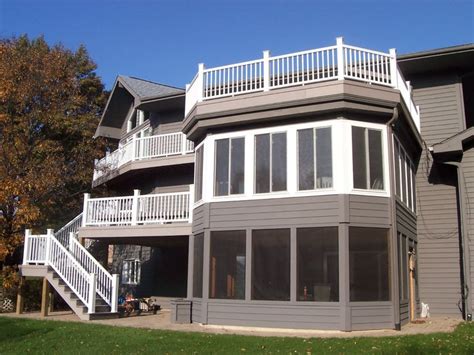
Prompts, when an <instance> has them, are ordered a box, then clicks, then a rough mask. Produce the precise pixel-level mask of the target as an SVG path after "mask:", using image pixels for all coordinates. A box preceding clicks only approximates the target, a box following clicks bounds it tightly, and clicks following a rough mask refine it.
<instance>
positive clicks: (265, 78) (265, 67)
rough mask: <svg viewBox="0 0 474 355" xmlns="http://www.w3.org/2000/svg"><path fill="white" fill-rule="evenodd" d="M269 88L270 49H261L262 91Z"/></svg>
mask: <svg viewBox="0 0 474 355" xmlns="http://www.w3.org/2000/svg"><path fill="white" fill-rule="evenodd" d="M268 90H270V51H268V50H267V51H263V91H268Z"/></svg>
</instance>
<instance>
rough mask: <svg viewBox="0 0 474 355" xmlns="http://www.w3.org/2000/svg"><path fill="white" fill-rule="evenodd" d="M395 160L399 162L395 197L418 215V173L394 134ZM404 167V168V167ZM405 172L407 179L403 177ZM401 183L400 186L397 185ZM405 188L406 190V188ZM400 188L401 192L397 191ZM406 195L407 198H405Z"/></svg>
mask: <svg viewBox="0 0 474 355" xmlns="http://www.w3.org/2000/svg"><path fill="white" fill-rule="evenodd" d="M392 137H393V160H394V164H396V162H395V160H397V161H398V166H399V171H398V176H397V174H396V170H395V169H394V175H395V179H396V181H395V196H396V198H397V199H398V200H399V201H400V202H401V203H402V204H403V205H404V206H405V207H406V208H407V209H409V210H410V211H411V212H413V213H416V172H415V164H414V163H413V160H412V159H411V157H410V155H409V154H408V153H407V151H406V149H405V148H404V147H403V145H402V144H401V142H400V140H399V139H398V137H397V136H396V135H395V134H393V135H392ZM402 166H403V167H402ZM403 172H405V178H404V176H403ZM397 181H399V184H397ZM404 186H405V188H404ZM397 187H399V190H398V189H397ZM405 195H406V197H405Z"/></svg>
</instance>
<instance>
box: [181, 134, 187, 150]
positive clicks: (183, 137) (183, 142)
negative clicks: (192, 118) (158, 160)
mask: <svg viewBox="0 0 474 355" xmlns="http://www.w3.org/2000/svg"><path fill="white" fill-rule="evenodd" d="M186 143H187V141H186V135H185V134H184V133H181V154H183V155H184V154H186Z"/></svg>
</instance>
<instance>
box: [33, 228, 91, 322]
mask: <svg viewBox="0 0 474 355" xmlns="http://www.w3.org/2000/svg"><path fill="white" fill-rule="evenodd" d="M35 237H36V236H34V235H32V234H31V231H30V230H29V229H27V230H26V231H25V251H24V253H25V254H26V255H29V256H32V253H31V252H30V250H29V249H30V248H31V244H30V239H32V238H35ZM44 237H45V238H46V245H41V248H43V247H44V248H45V252H44V253H43V252H41V256H43V255H44V258H39V259H38V260H35V259H34V258H33V257H28V258H27V262H26V263H44V264H45V265H48V266H51V268H52V269H53V270H54V271H55V272H56V273H57V274H58V275H59V276H60V277H61V279H62V280H63V281H64V282H65V283H66V285H67V286H68V287H69V288H70V289H71V290H72V291H73V292H74V293H75V294H76V296H77V297H78V298H79V300H81V301H82V302H83V303H84V304H85V305H86V307H87V311H88V313H95V297H96V275H95V274H93V273H88V272H87V271H86V270H85V269H84V268H83V267H82V266H81V264H80V263H79V262H78V261H77V260H76V259H75V258H74V256H73V255H72V254H71V253H70V252H69V251H68V250H67V249H66V248H65V247H64V246H63V245H62V244H61V242H60V241H59V240H58V239H56V237H55V236H54V233H53V230H52V229H48V233H47V234H46V235H45V236H44Z"/></svg>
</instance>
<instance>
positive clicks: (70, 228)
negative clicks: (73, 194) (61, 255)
mask: <svg viewBox="0 0 474 355" xmlns="http://www.w3.org/2000/svg"><path fill="white" fill-rule="evenodd" d="M81 224H82V212H81V213H79V214H78V215H77V216H76V217H74V219H72V220H71V221H70V222H68V223H67V224H66V225H65V226H64V227H62V228H61V229H60V230H58V231H57V232H55V233H54V236H55V237H56V239H57V240H59V241H60V242H61V244H62V245H63V246H65V247H66V248H67V246H68V245H69V235H70V234H71V233H77V231H78V229H79V227H80V226H81Z"/></svg>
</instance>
